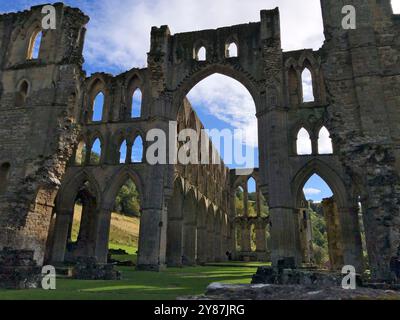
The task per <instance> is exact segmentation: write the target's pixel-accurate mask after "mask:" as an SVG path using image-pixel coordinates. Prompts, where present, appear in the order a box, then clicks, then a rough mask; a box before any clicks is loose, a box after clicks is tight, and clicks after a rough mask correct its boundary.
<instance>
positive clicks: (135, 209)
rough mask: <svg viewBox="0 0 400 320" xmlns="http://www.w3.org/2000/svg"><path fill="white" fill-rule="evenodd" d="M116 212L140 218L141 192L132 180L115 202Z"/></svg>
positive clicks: (122, 189) (123, 187)
mask: <svg viewBox="0 0 400 320" xmlns="http://www.w3.org/2000/svg"><path fill="white" fill-rule="evenodd" d="M115 212H117V213H121V214H124V215H127V216H134V217H140V198H139V192H138V190H137V188H136V185H135V184H134V183H133V181H132V180H128V181H127V182H126V183H125V184H124V185H123V186H122V188H121V189H120V191H119V193H118V195H117V198H116V200H115Z"/></svg>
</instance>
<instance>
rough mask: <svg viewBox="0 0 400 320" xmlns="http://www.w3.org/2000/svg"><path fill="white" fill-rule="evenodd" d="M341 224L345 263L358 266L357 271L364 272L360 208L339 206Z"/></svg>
mask: <svg viewBox="0 0 400 320" xmlns="http://www.w3.org/2000/svg"><path fill="white" fill-rule="evenodd" d="M338 214H339V219H340V226H341V231H342V232H341V235H342V245H343V261H344V264H345V265H351V266H354V267H355V268H356V271H357V273H359V274H361V273H363V272H364V269H365V265H364V254H363V248H362V240H361V231H360V223H359V217H358V208H338Z"/></svg>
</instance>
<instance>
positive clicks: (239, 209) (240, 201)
mask: <svg viewBox="0 0 400 320" xmlns="http://www.w3.org/2000/svg"><path fill="white" fill-rule="evenodd" d="M235 209H236V216H237V217H242V216H244V190H243V188H242V187H238V188H237V189H236V193H235Z"/></svg>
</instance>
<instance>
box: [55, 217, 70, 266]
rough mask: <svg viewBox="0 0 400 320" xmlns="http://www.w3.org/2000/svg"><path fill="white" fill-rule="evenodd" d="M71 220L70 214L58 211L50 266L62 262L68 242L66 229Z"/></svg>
mask: <svg viewBox="0 0 400 320" xmlns="http://www.w3.org/2000/svg"><path fill="white" fill-rule="evenodd" d="M71 220H72V212H70V211H68V210H59V212H57V216H56V223H55V226H54V238H53V247H52V250H51V257H50V261H51V264H54V265H57V264H60V263H63V262H64V258H65V250H66V246H67V240H68V229H69V225H70V223H71Z"/></svg>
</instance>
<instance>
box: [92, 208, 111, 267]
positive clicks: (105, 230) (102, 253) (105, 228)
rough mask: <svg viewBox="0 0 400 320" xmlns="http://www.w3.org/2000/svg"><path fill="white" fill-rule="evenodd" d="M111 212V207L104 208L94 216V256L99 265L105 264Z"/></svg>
mask: <svg viewBox="0 0 400 320" xmlns="http://www.w3.org/2000/svg"><path fill="white" fill-rule="evenodd" d="M111 211H112V209H111V207H104V208H102V209H100V211H99V212H98V213H97V215H96V220H97V223H96V227H95V230H96V232H95V235H96V236H95V250H94V255H95V257H96V258H97V261H98V262H99V263H107V256H108V243H109V239H110V226H111Z"/></svg>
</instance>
